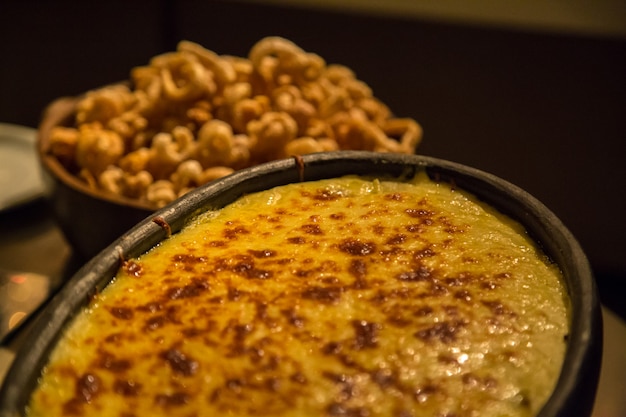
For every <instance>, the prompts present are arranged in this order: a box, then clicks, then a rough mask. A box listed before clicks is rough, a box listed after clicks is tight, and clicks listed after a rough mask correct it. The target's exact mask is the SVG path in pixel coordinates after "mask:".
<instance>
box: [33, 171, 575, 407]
mask: <svg viewBox="0 0 626 417" xmlns="http://www.w3.org/2000/svg"><path fill="white" fill-rule="evenodd" d="M567 333H568V306H567V301H566V290H565V288H564V286H563V283H562V277H561V276H560V274H559V271H558V270H557V269H556V268H555V267H554V266H553V265H551V264H550V263H549V262H548V261H547V260H546V258H545V256H544V255H543V254H542V253H541V252H540V251H539V250H538V249H537V248H536V247H535V245H534V244H533V242H532V241H531V240H530V239H529V238H528V237H527V236H526V235H525V233H524V230H523V229H522V228H521V227H520V226H519V225H518V224H516V223H514V222H512V221H511V220H509V219H507V218H505V217H504V216H502V215H501V214H499V213H497V212H495V211H494V210H492V209H490V208H489V207H485V206H484V205H483V204H481V203H479V202H477V201H476V200H475V199H474V198H473V197H471V196H469V195H467V194H465V193H462V192H460V191H458V190H454V189H451V187H450V186H449V185H447V184H443V183H434V182H431V181H430V180H428V179H427V178H426V177H425V176H419V177H418V178H416V179H414V180H412V181H411V182H406V183H405V182H396V181H379V180H368V179H364V178H357V177H346V178H342V179H333V180H324V181H317V182H310V183H299V184H291V185H287V186H284V187H279V188H276V189H272V190H268V191H265V192H261V193H258V194H253V195H249V196H246V197H244V198H242V199H241V200H240V201H238V202H236V203H234V204H232V205H230V206H228V207H226V208H224V209H221V210H219V211H216V212H210V213H205V214H204V215H201V216H200V217H199V218H198V219H197V220H195V221H194V223H193V224H191V225H189V226H188V227H186V228H185V229H184V230H183V231H182V232H180V233H178V234H175V235H174V236H172V237H171V238H170V239H168V240H166V241H165V242H163V243H162V244H160V245H159V246H157V247H155V248H154V249H153V250H151V251H150V252H148V253H147V254H145V255H143V256H141V257H140V258H138V259H134V260H131V261H128V262H126V263H125V264H124V266H123V267H122V268H121V269H120V271H119V274H118V276H117V277H116V279H115V281H114V282H113V283H112V284H111V285H109V286H108V287H107V288H106V289H105V290H104V291H103V292H102V293H101V294H99V295H98V296H97V298H96V299H95V300H94V302H93V303H92V304H91V305H90V306H89V308H87V309H85V310H84V311H83V312H82V313H81V314H80V315H79V316H78V317H77V318H76V319H75V321H74V322H73V324H72V325H71V326H70V327H69V329H68V330H67V332H66V334H65V336H64V338H63V339H62V341H61V342H60V343H59V345H58V346H57V348H56V349H55V351H54V352H53V354H52V356H51V359H50V363H49V365H48V366H47V367H46V370H45V372H44V375H43V377H42V379H41V382H40V385H39V387H38V389H37V391H36V392H35V394H34V396H33V398H32V401H31V405H30V407H29V411H30V414H31V415H32V416H43V415H45V416H78V415H88V416H100V415H101V416H123V417H130V416H157V415H179V416H208V415H220V416H222V415H223V416H226V415H229V416H231V415H232V416H368V417H369V416H401V417H405V416H448V415H454V416H456V417H462V416H502V415H507V416H514V415H519V416H530V415H534V414H536V413H537V411H538V410H539V409H540V407H541V406H542V404H543V403H544V402H545V401H546V399H547V397H548V396H549V394H550V392H551V391H552V389H553V387H554V385H555V383H556V379H557V377H558V375H559V372H560V367H561V364H562V360H563V357H564V352H565V341H564V339H565V338H566V335H567Z"/></svg>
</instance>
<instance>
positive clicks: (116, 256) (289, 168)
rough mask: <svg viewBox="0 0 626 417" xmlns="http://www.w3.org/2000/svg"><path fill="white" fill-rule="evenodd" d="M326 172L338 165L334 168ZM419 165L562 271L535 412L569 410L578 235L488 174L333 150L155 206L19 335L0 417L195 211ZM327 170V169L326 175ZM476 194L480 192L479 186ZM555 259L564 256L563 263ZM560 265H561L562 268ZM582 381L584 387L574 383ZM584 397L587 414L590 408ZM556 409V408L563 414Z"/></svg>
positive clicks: (592, 352)
mask: <svg viewBox="0 0 626 417" xmlns="http://www.w3.org/2000/svg"><path fill="white" fill-rule="evenodd" d="M330 168H334V169H339V171H341V172H342V174H336V173H334V172H335V171H333V170H332V169H330ZM421 170H425V171H426V172H427V173H428V175H429V176H430V177H431V178H433V179H436V180H440V181H445V182H450V183H453V184H454V185H455V186H458V187H459V188H460V189H463V190H466V191H468V192H470V193H471V194H473V195H475V196H477V197H478V198H479V199H480V200H482V201H484V202H486V203H487V204H490V205H492V206H493V207H495V208H496V209H498V210H499V211H501V212H503V213H504V214H506V215H509V216H510V217H512V218H513V219H515V220H517V221H518V222H520V223H521V224H522V225H523V226H524V227H525V228H526V229H527V231H528V232H529V234H530V235H531V237H532V238H533V239H535V241H537V242H538V243H539V244H540V246H541V247H542V249H545V247H544V246H545V244H546V242H551V241H555V242H556V243H553V244H551V247H550V250H549V251H547V255H548V256H549V257H550V258H552V260H553V261H554V262H556V263H557V264H558V265H559V267H560V268H561V270H562V271H563V270H564V269H566V271H564V273H568V274H575V276H566V277H565V279H566V284H567V289H568V292H569V295H570V297H569V298H570V302H571V323H570V324H571V328H570V334H569V338H568V347H567V351H566V355H565V359H564V363H563V367H562V369H561V374H560V377H559V379H558V381H557V385H556V387H555V389H554V391H553V393H552V395H551V396H550V397H549V399H548V401H547V402H546V404H545V405H544V407H543V408H542V410H541V412H540V413H539V416H540V417H548V416H561V415H563V416H565V415H570V414H567V413H568V412H572V411H574V410H577V411H583V414H577V415H585V414H584V412H585V411H584V410H580V409H576V408H574V407H575V406H576V404H575V402H576V398H575V397H576V395H577V394H579V395H583V394H584V395H589V393H588V392H586V391H585V390H588V389H589V388H591V389H593V393H592V394H593V397H595V390H596V388H597V380H598V374H599V367H600V359H601V349H602V346H601V344H602V324H601V310H600V304H599V300H598V296H597V289H596V286H595V281H594V278H593V274H592V271H591V268H590V265H589V262H588V260H587V258H586V255H585V254H584V252H583V250H582V248H581V247H580V245H579V244H578V242H577V240H576V239H575V238H574V236H573V235H572V234H571V233H570V231H569V230H568V229H567V228H566V227H565V225H564V224H563V223H562V222H561V221H560V220H559V219H558V218H557V217H556V215H555V214H554V213H553V212H552V211H550V210H549V209H548V208H547V207H546V206H544V205H543V204H542V203H541V202H540V201H538V200H537V199H536V198H534V197H533V196H531V195H530V194H529V193H527V192H526V191H524V190H522V189H521V188H519V187H517V186H516V185H513V184H511V183H509V182H508V181H505V180H503V179H501V178H499V177H497V176H495V175H492V174H490V173H487V172H484V171H481V170H479V169H476V168H472V167H468V166H466V165H462V164H459V163H456V162H451V161H446V160H442V159H438V158H434V157H428V156H421V155H406V154H383V153H375V152H368V151H337V152H325V153H318V154H309V155H303V156H299V157H293V158H287V159H282V160H277V161H272V162H268V163H265V164H261V165H258V166H255V167H251V168H247V169H244V170H240V171H236V172H235V173H233V174H231V175H229V176H227V177H224V178H222V179H219V180H216V181H213V182H211V183H208V184H205V185H204V186H201V187H198V188H197V189H195V190H193V191H191V192H189V193H188V194H187V195H185V196H184V197H182V198H180V199H178V200H176V201H174V202H173V203H171V204H169V205H168V206H166V207H164V208H162V209H160V210H158V211H156V212H155V213H154V214H153V215H150V216H148V217H147V218H146V219H144V220H143V221H141V222H139V223H138V224H137V225H136V226H135V227H133V228H132V229H131V230H130V231H128V232H127V233H126V234H124V235H123V236H121V237H120V238H119V239H118V240H116V241H115V242H113V243H112V244H111V245H109V246H108V247H107V248H105V249H104V250H102V251H101V252H100V253H99V254H98V255H97V256H95V257H93V258H92V259H91V260H90V261H89V262H88V263H86V264H85V265H84V266H83V267H82V268H81V269H80V270H79V271H78V272H77V273H76V274H75V275H74V276H73V277H72V278H71V279H70V280H69V281H68V282H67V283H66V285H65V286H64V288H63V289H62V290H61V291H60V293H58V294H57V295H56V296H55V297H54V298H53V300H52V301H51V302H50V304H49V305H48V306H47V308H46V310H45V312H44V314H43V315H42V316H41V317H47V318H49V320H42V319H40V320H38V322H37V323H36V324H35V326H34V328H33V330H32V331H31V333H30V334H29V336H28V341H27V345H28V346H29V349H28V350H26V351H21V352H19V353H18V354H17V356H16V358H15V361H14V363H13V365H12V367H11V368H10V369H9V372H8V373H7V375H6V378H5V381H4V383H3V385H2V387H1V389H0V404H2V405H0V416H2V417H5V416H6V417H8V416H14V415H19V413H21V412H23V410H24V407H25V405H26V403H27V400H28V398H29V396H30V393H31V392H32V389H33V388H34V386H35V384H36V380H37V378H38V376H39V374H40V372H41V370H42V368H43V366H44V365H45V362H46V361H47V357H48V354H49V352H50V350H51V349H52V347H53V346H54V345H55V343H56V340H57V339H58V337H60V334H61V333H62V331H63V329H64V328H65V326H66V325H67V323H68V322H69V321H70V320H71V319H72V318H73V317H74V315H75V313H76V312H77V311H79V310H80V308H81V307H82V306H85V305H86V304H87V303H88V301H89V300H90V299H91V297H92V296H93V295H94V294H95V293H96V292H98V291H101V290H102V289H103V288H104V287H105V286H106V285H107V284H108V283H109V282H110V280H111V279H112V278H113V276H114V275H115V273H116V271H117V269H118V268H119V266H120V265H121V263H122V262H123V261H124V260H125V259H129V258H132V257H135V256H138V255H140V254H142V253H144V252H146V251H147V250H149V249H150V248H152V247H153V246H155V245H156V244H157V243H159V242H160V241H162V240H163V239H165V238H166V237H168V236H169V235H171V234H172V233H175V232H177V231H179V230H180V229H181V228H182V227H184V225H185V224H187V222H188V220H189V219H190V218H192V217H194V216H196V215H197V214H198V213H199V212H201V211H206V210H210V209H217V208H221V207H223V206H224V205H226V204H228V203H230V202H232V201H234V200H235V199H237V198H238V197H240V196H241V195H244V194H247V193H250V192H254V191H260V190H264V189H268V188H272V187H274V186H276V185H282V184H286V183H290V182H298V181H302V180H305V181H312V180H317V179H322V178H334V177H338V176H341V175H349V174H355V175H368V174H369V175H384V176H388V175H391V176H393V177H398V178H402V177H407V178H410V177H412V176H414V175H415V174H416V173H417V172H418V171H421ZM329 173H330V174H329ZM481 190H482V191H481ZM564 259H567V262H565V260H564ZM564 263H565V264H564ZM581 378H588V379H589V381H587V383H588V386H586V387H584V389H583V388H581V387H580V384H581V382H583V381H581ZM591 401H592V403H591V404H587V408H589V410H586V412H588V413H590V412H591V406H592V405H593V398H592V399H591ZM564 410H565V411H564Z"/></svg>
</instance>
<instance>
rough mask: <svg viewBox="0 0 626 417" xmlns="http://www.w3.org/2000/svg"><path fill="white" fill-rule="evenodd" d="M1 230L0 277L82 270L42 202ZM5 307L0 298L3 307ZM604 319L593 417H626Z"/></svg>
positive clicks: (59, 277)
mask: <svg viewBox="0 0 626 417" xmlns="http://www.w3.org/2000/svg"><path fill="white" fill-rule="evenodd" d="M0 230H1V231H2V232H1V233H0V271H2V270H8V271H14V272H29V273H35V274H40V275H43V276H45V277H47V279H48V284H49V286H50V287H51V288H54V287H56V286H58V285H60V284H61V283H62V282H63V279H64V278H66V277H67V276H68V275H71V274H72V273H73V272H74V271H75V270H76V269H77V268H78V267H79V266H80V265H81V264H82V261H81V260H78V259H76V258H75V256H73V254H72V250H71V248H70V247H69V245H68V244H67V243H66V241H65V239H64V237H63V235H62V233H61V231H60V230H59V228H58V227H57V225H56V223H55V221H54V219H53V217H52V215H51V214H50V212H49V211H48V209H47V205H46V204H45V203H44V202H43V201H37V202H34V203H32V204H29V205H26V206H22V207H19V208H15V209H12V210H10V211H5V212H0ZM2 296H3V293H2V292H0V297H2ZM6 304H7V303H6V300H3V299H1V298H0V306H2V305H6ZM0 313H1V311H0ZM603 318H604V353H603V359H602V370H601V373H600V383H599V386H598V393H597V396H596V405H595V409H594V411H593V417H623V416H626V396H625V395H624V393H626V355H624V346H626V322H625V321H624V320H623V319H622V318H621V317H619V316H618V315H616V314H615V313H613V312H612V311H611V310H609V309H607V308H603ZM0 328H1V327H0ZM27 330H28V327H26V330H18V332H16V333H15V334H14V336H13V337H11V338H10V339H9V342H8V343H5V344H4V345H3V346H0V381H1V380H2V378H3V377H4V375H5V373H6V372H7V370H8V368H9V367H10V364H11V361H12V360H13V357H14V356H15V352H17V351H18V350H19V348H20V345H21V341H22V339H23V338H24V335H25V334H26V332H27Z"/></svg>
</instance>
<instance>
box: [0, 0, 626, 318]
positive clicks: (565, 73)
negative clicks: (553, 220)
mask: <svg viewBox="0 0 626 417" xmlns="http://www.w3.org/2000/svg"><path fill="white" fill-rule="evenodd" d="M293 3H297V2H295V1H294V2H293ZM615 4H621V8H620V9H616V10H615V13H616V15H615V16H617V18H618V19H619V16H622V17H623V16H625V12H626V10H625V7H626V6H625V5H626V3H619V2H616V3H615ZM623 23H624V28H625V30H623V31H621V32H620V31H619V30H618V31H617V33H616V32H615V31H613V32H610V33H609V32H605V33H602V31H600V32H598V31H595V32H594V31H591V32H589V31H587V32H585V31H579V32H577V31H576V30H566V31H563V30H550V28H549V27H547V28H546V27H543V28H540V29H537V28H530V29H528V28H524V27H520V26H516V25H508V26H507V25H497V24H495V25H494V24H484V25H481V24H477V23H475V22H467V21H463V20H459V19H457V20H454V19H450V20H445V19H433V18H432V16H430V17H429V16H423V17H420V16H419V15H409V14H405V15H403V14H402V13H396V14H392V13H381V12H380V11H374V12H355V11H350V10H347V9H341V8H324V7H287V6H285V5H281V4H265V3H263V2H261V1H253V2H241V1H200V0H179V1H176V0H160V1H159V0H155V1H148V0H133V1H122V0H109V1H106V2H78V1H68V0H57V1H36V0H21V1H17V0H4V1H2V2H0V122H4V123H14V124H21V125H26V126H32V127H36V126H37V124H38V122H39V119H40V115H41V113H42V111H43V109H44V108H45V106H46V105H47V104H48V103H49V102H51V101H52V100H54V99H56V98H58V97H61V96H67V95H75V94H79V93H81V92H83V91H85V90H88V89H91V88H95V87H98V86H101V85H104V84H107V83H111V82H115V81H118V80H123V79H127V78H128V76H129V70H130V68H132V67H133V66H138V65H144V64H146V63H147V62H148V60H149V59H150V57H152V56H154V55H156V54H159V53H162V52H166V51H171V50H174V49H175V47H176V43H177V42H178V41H179V40H181V39H189V40H192V41H195V42H198V43H200V44H202V45H204V46H205V47H207V48H209V49H211V50H213V51H215V52H217V53H219V54H230V55H241V56H245V55H247V53H248V51H249V50H250V48H251V46H252V45H253V44H254V43H255V42H256V41H257V40H259V39H260V38H262V37H264V36H268V35H279V36H283V37H286V38H289V39H291V40H293V41H294V42H296V43H297V44H298V45H299V46H301V47H302V48H303V49H305V50H307V51H310V52H315V53H317V54H319V55H321V56H322V57H324V58H325V59H326V61H327V62H329V63H341V64H344V65H347V66H349V67H351V68H352V69H353V70H355V72H356V74H357V77H358V78H359V79H361V80H363V81H365V82H366V83H368V84H369V85H370V86H371V87H372V89H373V90H374V93H375V95H376V96H377V97H379V98H380V99H381V100H383V101H384V102H385V103H387V104H388V105H389V106H390V107H391V109H392V110H393V111H394V113H395V114H396V115H398V116H407V117H413V118H415V119H416V120H418V121H419V122H420V123H421V124H422V126H423V128H424V132H425V136H424V141H423V143H422V145H421V146H420V148H419V149H418V152H419V153H421V154H426V155H430V156H436V157H440V158H445V159H450V160H453V161H457V162H461V163H465V164H469V165H472V166H475V167H477V168H480V169H483V170H486V171H490V172H492V173H494V174H496V175H498V176H501V177H503V178H504V179H506V180H508V181H510V182H513V183H515V184H517V185H519V186H521V187H522V188H525V189H526V190H527V191H529V192H530V193H531V194H533V195H535V196H536V197H537V198H539V199H540V200H542V201H543V202H544V203H545V204H546V205H547V206H548V207H549V208H550V209H552V210H553V211H554V212H555V213H556V214H557V215H558V216H559V217H560V218H561V219H562V220H563V222H564V223H565V224H566V225H567V226H568V227H569V228H570V230H571V231H572V232H573V233H574V235H575V236H576V237H577V239H578V240H579V241H580V243H581V244H582V246H583V248H584V250H585V251H586V253H587V254H588V256H589V259H590V261H591V264H592V267H593V269H594V272H595V274H596V277H597V281H598V285H599V288H600V291H601V297H602V301H603V302H604V304H605V305H607V306H608V307H609V308H611V309H613V310H614V311H616V312H618V313H619V314H621V315H622V317H624V316H625V315H626V220H625V217H626V198H625V197H624V194H626V127H625V122H626V35H624V33H626V22H623ZM612 24H613V25H615V22H614V21H613V23H612ZM618 26H619V23H618ZM618 29H619V27H618Z"/></svg>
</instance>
